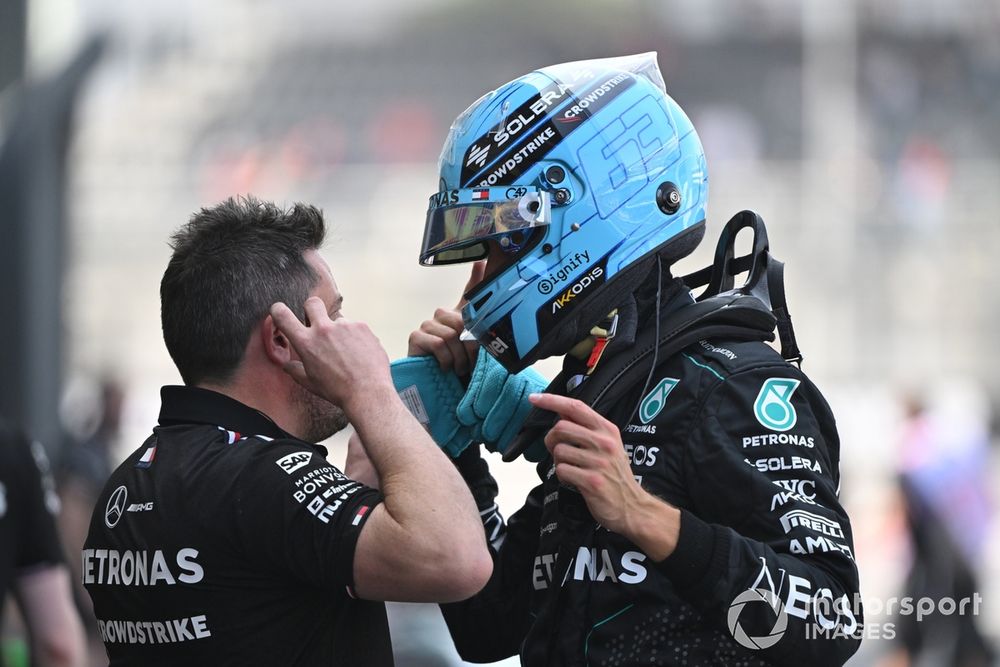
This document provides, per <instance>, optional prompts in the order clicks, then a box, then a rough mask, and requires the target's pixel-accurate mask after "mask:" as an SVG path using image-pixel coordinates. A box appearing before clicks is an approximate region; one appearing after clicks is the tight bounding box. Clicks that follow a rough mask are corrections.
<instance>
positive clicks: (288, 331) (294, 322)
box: [271, 301, 305, 339]
mask: <svg viewBox="0 0 1000 667" xmlns="http://www.w3.org/2000/svg"><path fill="white" fill-rule="evenodd" d="M271 319H273V320H274V324H275V326H277V327H278V330H279V331H281V333H283V334H285V336H287V337H288V338H289V339H294V338H297V337H299V336H301V335H302V332H303V330H304V329H305V327H304V326H303V325H302V322H299V318H297V317H296V316H295V313H293V312H292V310H291V308H289V307H288V306H286V305H285V304H283V303H281V302H280V301H279V302H277V303H274V304H271Z"/></svg>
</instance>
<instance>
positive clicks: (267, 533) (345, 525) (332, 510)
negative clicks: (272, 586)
mask: <svg viewBox="0 0 1000 667" xmlns="http://www.w3.org/2000/svg"><path fill="white" fill-rule="evenodd" d="M233 502H234V511H235V517H236V518H235V521H236V531H237V535H238V538H239V539H240V541H241V542H242V544H243V546H244V548H245V551H246V553H248V554H250V557H251V558H254V559H256V560H257V561H258V562H259V563H260V564H261V565H262V566H264V567H266V568H269V569H271V570H272V571H275V572H284V573H286V574H287V576H288V577H290V578H291V579H293V580H295V581H298V582H301V583H304V584H309V585H316V586H321V587H324V588H329V589H334V588H339V587H341V586H346V587H347V590H348V593H349V594H351V595H352V596H353V594H354V593H353V590H354V578H353V569H354V550H355V547H356V545H357V541H358V536H359V535H360V534H361V530H362V528H364V525H365V522H366V521H367V520H368V517H370V516H371V511H372V509H374V507H375V506H376V505H378V504H379V503H380V502H382V495H381V494H380V493H379V492H378V491H377V490H375V489H372V488H371V487H368V486H365V485H364V484H362V483H360V482H356V481H354V480H352V479H350V478H349V477H347V476H346V475H344V473H342V472H341V471H340V470H339V469H337V468H336V467H335V466H333V465H331V464H330V463H329V462H327V461H326V459H325V458H324V457H323V456H322V455H321V454H319V453H318V452H317V451H316V450H312V449H310V448H308V446H306V445H302V444H298V443H282V442H278V441H275V442H270V443H267V444H266V446H261V447H260V449H259V450H257V451H255V452H254V453H253V455H252V456H251V458H250V461H249V462H248V463H247V464H246V466H245V467H244V468H243V469H242V471H241V473H240V479H239V481H238V483H237V485H236V497H235V498H234V499H233Z"/></svg>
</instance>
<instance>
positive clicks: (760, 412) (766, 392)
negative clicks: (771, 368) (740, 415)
mask: <svg viewBox="0 0 1000 667" xmlns="http://www.w3.org/2000/svg"><path fill="white" fill-rule="evenodd" d="M798 386H799V380H793V379H791V378H771V379H769V380H766V381H765V382H764V385H763V386H762V387H761V388H760V393H759V394H757V400H756V401H754V404H753V414H754V416H755V417H757V421H759V422H760V423H761V424H762V425H764V427H766V428H769V429H771V430H772V431H787V430H788V429H790V428H792V427H793V426H795V422H796V420H797V419H798V415H796V414H795V406H793V405H792V394H794V393H795V390H796V389H797V388H798Z"/></svg>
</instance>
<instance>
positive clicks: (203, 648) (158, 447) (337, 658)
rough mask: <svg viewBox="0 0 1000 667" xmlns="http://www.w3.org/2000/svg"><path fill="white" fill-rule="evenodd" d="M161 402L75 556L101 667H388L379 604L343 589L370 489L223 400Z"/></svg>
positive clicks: (195, 393) (187, 392) (192, 397)
mask: <svg viewBox="0 0 1000 667" xmlns="http://www.w3.org/2000/svg"><path fill="white" fill-rule="evenodd" d="M161 397H162V407H161V410H160V420H159V422H160V423H159V425H158V426H156V427H155V428H154V429H153V434H152V435H151V436H150V437H149V438H148V439H147V440H146V441H145V442H144V443H143V444H142V446H141V447H139V449H137V450H136V451H134V452H133V453H132V455H131V456H129V457H128V458H127V459H126V460H125V462H124V463H122V464H121V465H120V466H118V468H117V469H116V470H115V471H114V473H113V474H112V475H111V478H110V479H109V480H108V483H107V484H106V485H105V487H104V490H103V491H102V492H101V495H100V498H99V500H98V502H97V505H96V507H95V508H94V515H93V517H92V518H91V522H90V533H89V535H88V536H87V541H86V544H85V545H84V550H83V583H84V585H85V587H86V589H87V591H88V592H89V593H90V596H91V598H93V600H94V611H95V613H96V615H97V618H98V627H99V630H100V634H101V638H102V639H103V640H104V645H105V647H106V649H107V652H108V657H109V658H110V661H111V665H144V666H146V665H172V666H174V665H185V666H189V667H190V666H193V665H240V666H241V667H246V666H248V665H269V666H270V665H351V666H354V665H373V666H378V667H381V666H383V665H392V664H393V662H392V650H391V646H390V641H389V630H388V625H387V622H386V615H385V605H384V604H383V603H381V602H368V601H363V600H358V599H356V598H354V595H353V584H354V582H353V579H352V573H353V567H354V549H355V545H356V544H357V539H358V535H359V534H360V532H361V530H362V528H363V527H364V525H365V521H366V520H367V519H368V517H369V516H371V511H372V509H374V507H375V505H377V504H378V503H380V502H382V496H381V494H380V493H379V492H378V491H376V490H374V489H372V488H370V487H367V486H365V485H363V484H361V483H359V482H355V481H353V480H351V479H349V478H347V477H346V476H345V475H344V474H343V473H342V472H341V471H340V470H338V469H337V468H336V467H334V466H332V465H330V464H329V463H328V462H327V460H326V449H325V448H323V447H321V446H319V445H314V444H311V443H307V442H303V441H301V440H298V439H296V438H294V437H292V436H291V435H289V434H288V433H285V432H284V431H282V430H281V429H280V428H278V426H277V425H275V423H274V422H272V421H271V420H270V419H269V418H268V417H266V416H265V415H263V414H261V413H260V412H257V411H256V410H254V409H252V408H250V407H248V406H246V405H244V404H242V403H240V402H238V401H236V400H233V399H231V398H229V397H227V396H224V395H222V394H219V393H216V392H213V391H208V390H206V389H199V388H194V387H164V388H163V390H162V392H161Z"/></svg>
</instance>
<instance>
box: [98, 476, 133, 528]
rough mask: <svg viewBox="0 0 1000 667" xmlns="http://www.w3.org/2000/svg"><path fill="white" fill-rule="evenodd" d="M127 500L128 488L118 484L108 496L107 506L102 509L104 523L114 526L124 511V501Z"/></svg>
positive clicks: (110, 526) (109, 526)
mask: <svg viewBox="0 0 1000 667" xmlns="http://www.w3.org/2000/svg"><path fill="white" fill-rule="evenodd" d="M126 500H128V489H126V488H125V486H124V485H122V486H119V487H118V488H117V489H115V490H114V493H112V494H111V497H110V498H108V506H107V507H106V508H105V509H104V525H106V526H107V527H108V528H114V527H115V526H117V525H118V522H119V521H120V520H121V518H122V514H123V513H124V512H125V501H126Z"/></svg>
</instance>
